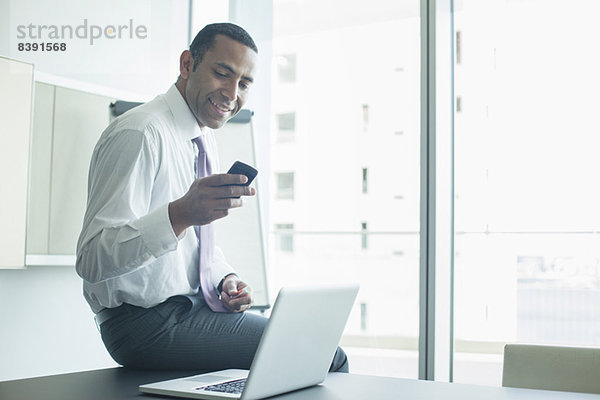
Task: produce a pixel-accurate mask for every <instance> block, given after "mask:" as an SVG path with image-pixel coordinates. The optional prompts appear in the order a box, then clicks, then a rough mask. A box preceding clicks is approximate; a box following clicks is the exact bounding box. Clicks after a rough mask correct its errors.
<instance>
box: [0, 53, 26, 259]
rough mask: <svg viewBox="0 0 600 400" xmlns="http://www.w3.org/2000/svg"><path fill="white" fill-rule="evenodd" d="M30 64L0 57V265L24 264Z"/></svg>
mask: <svg viewBox="0 0 600 400" xmlns="http://www.w3.org/2000/svg"><path fill="white" fill-rule="evenodd" d="M32 85H33V65H31V64H27V63H23V62H20V61H14V60H9V59H7V58H3V57H0V88H2V89H1V91H0V121H1V125H0V224H1V229H0V267H2V268H6V267H8V268H19V267H21V268H22V267H24V266H25V237H26V234H25V225H26V215H27V178H28V172H29V145H30V132H31V130H30V127H31V108H32Z"/></svg>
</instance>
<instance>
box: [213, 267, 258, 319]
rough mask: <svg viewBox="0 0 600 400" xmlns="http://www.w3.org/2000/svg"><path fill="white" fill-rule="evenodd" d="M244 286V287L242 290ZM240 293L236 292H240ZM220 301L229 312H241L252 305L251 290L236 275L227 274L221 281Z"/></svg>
mask: <svg viewBox="0 0 600 400" xmlns="http://www.w3.org/2000/svg"><path fill="white" fill-rule="evenodd" d="M244 288H245V289H246V290H245V291H244ZM240 292H241V294H238V293H240ZM221 302H222V303H223V306H224V307H225V308H226V309H228V310H229V311H231V312H243V311H246V310H247V309H249V308H250V307H251V306H252V302H253V300H252V292H251V291H250V287H249V286H248V285H247V284H246V283H245V282H242V281H241V280H240V278H238V277H237V276H236V275H229V276H227V277H226V278H225V280H224V281H223V290H222V291H221Z"/></svg>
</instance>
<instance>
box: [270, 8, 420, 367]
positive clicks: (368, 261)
mask: <svg viewBox="0 0 600 400" xmlns="http://www.w3.org/2000/svg"><path fill="white" fill-rule="evenodd" d="M340 10H344V12H343V13H340ZM419 15H420V3H419V1H411V0H408V1H402V2H398V1H390V0H373V1H369V2H364V1H361V0H327V1H326V2H323V1H321V0H303V1H301V2H299V1H274V2H273V24H274V26H273V42H272V43H273V54H274V55H275V57H274V60H273V64H272V65H274V66H275V67H274V68H276V69H277V73H274V74H273V77H272V85H271V102H270V104H271V109H272V116H273V117H272V118H273V119H272V120H273V125H274V126H275V127H277V131H276V132H273V135H277V136H279V135H280V134H283V135H287V133H288V132H291V130H290V131H285V132H284V131H283V130H281V129H280V127H282V126H286V124H287V123H288V122H289V125H287V126H290V125H291V120H292V118H291V116H289V117H288V116H283V115H284V114H288V113H290V112H291V110H293V111H294V113H295V117H294V118H295V131H296V133H297V135H296V137H297V138H299V137H300V135H301V137H302V140H293V141H291V142H288V143H286V145H285V146H281V145H280V140H279V139H278V138H277V136H274V137H273V139H275V140H272V141H271V143H272V147H271V152H270V163H271V168H272V169H273V170H274V171H278V172H280V173H279V174H276V176H275V179H273V180H272V185H273V187H272V192H273V194H274V201H272V202H271V204H270V209H269V213H270V215H271V217H272V218H273V220H274V221H282V222H285V221H294V235H293V252H287V251H283V249H282V248H281V246H282V243H281V241H280V240H281V238H280V237H281V236H282V234H283V233H284V232H283V231H282V230H279V229H275V230H274V232H272V234H271V241H272V243H274V244H275V245H274V246H272V248H271V252H272V253H271V259H270V265H272V266H274V267H273V268H272V277H273V278H272V279H271V280H270V281H269V286H270V290H272V291H273V292H274V293H276V290H277V288H278V287H280V286H284V285H290V284H311V283H315V279H316V278H315V277H318V279H319V283H341V282H359V283H360V285H361V293H360V294H359V296H360V299H359V301H357V302H356V304H355V308H354V309H353V311H352V315H351V317H350V320H349V323H348V325H347V328H346V330H345V332H344V336H343V339H342V345H343V346H344V350H345V351H346V353H347V354H348V356H349V359H350V364H351V365H352V367H351V368H352V371H353V372H356V373H367V374H382V375H388V376H402V377H409V378H416V377H417V376H418V368H417V362H418V357H417V351H418V348H417V345H416V344H417V342H418V340H417V338H418V332H419V243H420V241H419V238H420V234H419V209H420V207H419V198H420V177H419V172H420V162H419V157H420V156H419V154H420V141H419V126H420V115H419V109H420V96H421V90H420V76H421V75H420V73H421V70H420V47H419V43H420V17H419ZM382 38H385V39H384V40H389V41H391V42H393V46H389V48H388V49H387V50H386V51H382V50H381V46H377V45H374V43H381V40H382ZM399 67H401V68H402V72H401V73H400V72H398V71H397V70H398V68H399ZM300 81H301V82H302V84H301V85H300V84H291V83H293V82H295V83H300ZM375 111H377V114H375ZM300 116H301V120H302V121H307V126H306V127H305V126H302V127H301V126H300V118H299V117H300ZM399 127H401V129H402V130H403V131H404V132H405V135H404V136H402V140H398V137H396V136H395V135H393V132H395V131H397V130H398V129H399ZM367 131H368V132H369V133H370V132H371V131H372V132H382V134H381V135H370V136H369V138H368V140H366V137H365V132H367ZM363 168H364V170H363ZM369 170H371V171H369ZM285 171H294V173H289V172H285ZM373 171H390V172H389V176H387V177H381V179H382V180H386V181H389V182H390V184H389V185H382V187H381V190H380V191H379V190H378V191H377V193H375V192H374V190H373V188H374V187H373V186H372V185H373V184H374V181H373V179H375V175H374V174H373ZM392 171H393V172H392ZM295 174H297V176H294V175H295ZM369 175H371V176H369ZM300 177H302V179H300ZM369 185H371V187H369ZM384 186H385V187H384ZM363 191H364V192H365V193H366V192H368V193H369V195H368V196H367V195H364V194H363ZM397 193H402V194H404V195H405V196H406V199H405V200H403V201H402V202H399V201H398V200H396V199H395V198H394V195H396V194H397ZM281 199H286V200H285V201H283V200H281ZM409 199H410V200H409ZM399 203H401V206H399ZM366 221H368V227H370V228H371V229H373V228H374V227H377V232H368V231H367V225H363V223H364V224H367V222H366ZM278 244H279V245H278ZM398 248H401V249H403V250H404V251H405V255H404V256H402V257H398V256H397V255H395V254H394V251H396V250H397V249H398ZM366 271H368V273H366ZM382 277H386V279H387V278H389V279H393V280H394V281H395V282H398V283H397V284H396V285H394V288H393V289H391V290H390V291H381V290H380V287H381V279H382ZM361 303H362V304H364V306H361ZM397 304H403V305H405V307H397V306H396V305H397ZM367 312H368V313H367ZM390 315H393V318H390ZM383 365H385V366H386V368H381V366H383Z"/></svg>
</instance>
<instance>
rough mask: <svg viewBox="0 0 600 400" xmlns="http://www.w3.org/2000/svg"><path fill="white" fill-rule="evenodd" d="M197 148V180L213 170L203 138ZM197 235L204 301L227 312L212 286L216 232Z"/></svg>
mask: <svg viewBox="0 0 600 400" xmlns="http://www.w3.org/2000/svg"><path fill="white" fill-rule="evenodd" d="M193 141H194V143H196V146H198V163H197V165H196V167H197V168H196V178H203V177H205V176H209V175H211V174H212V168H211V165H210V162H209V161H208V156H207V155H206V150H205V148H204V143H202V139H201V137H197V138H195V139H193ZM195 229H196V235H197V236H198V251H199V257H198V259H199V263H198V267H199V269H200V288H201V289H202V294H203V295H204V300H205V301H206V304H208V306H209V307H210V309H211V310H213V311H216V312H227V309H226V308H225V307H223V303H221V300H220V299H219V297H218V296H217V292H216V291H215V290H214V288H213V284H212V279H211V276H212V273H211V265H210V264H211V262H212V259H213V247H214V237H215V234H214V231H213V226H212V224H207V225H201V226H196V227H195Z"/></svg>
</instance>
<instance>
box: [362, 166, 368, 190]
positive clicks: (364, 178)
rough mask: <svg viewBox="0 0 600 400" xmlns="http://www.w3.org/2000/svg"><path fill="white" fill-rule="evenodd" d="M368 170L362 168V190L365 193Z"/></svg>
mask: <svg viewBox="0 0 600 400" xmlns="http://www.w3.org/2000/svg"><path fill="white" fill-rule="evenodd" d="M368 178H369V171H368V170H367V169H366V168H363V169H362V192H363V193H367V191H368V189H369V180H368Z"/></svg>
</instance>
